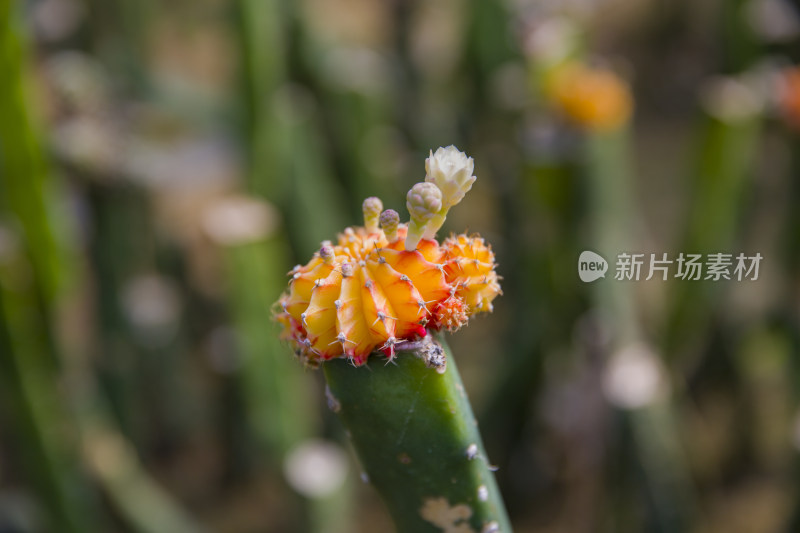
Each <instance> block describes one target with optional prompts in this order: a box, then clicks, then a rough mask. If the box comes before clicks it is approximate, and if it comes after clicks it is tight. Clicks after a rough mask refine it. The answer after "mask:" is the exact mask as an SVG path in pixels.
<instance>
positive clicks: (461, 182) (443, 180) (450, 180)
mask: <svg viewBox="0 0 800 533" xmlns="http://www.w3.org/2000/svg"><path fill="white" fill-rule="evenodd" d="M474 168H475V163H474V161H473V160H472V158H471V157H467V154H465V153H464V152H460V151H459V150H458V148H456V147H455V146H452V145H450V146H448V147H447V148H439V149H438V150H436V153H434V152H431V155H430V157H428V158H427V159H426V160H425V171H426V173H427V174H426V176H425V181H426V182H427V183H433V184H435V185H436V186H437V187H439V190H441V191H442V207H443V208H444V209H445V210H447V209H449V208H451V207H453V206H454V205H456V204H457V203H458V202H460V201H461V200H462V199H463V198H464V195H465V194H467V191H469V190H470V189H471V188H472V184H473V183H474V182H475V179H476V178H475V176H473V175H472V171H473V170H474Z"/></svg>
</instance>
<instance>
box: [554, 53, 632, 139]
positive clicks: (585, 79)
mask: <svg viewBox="0 0 800 533" xmlns="http://www.w3.org/2000/svg"><path fill="white" fill-rule="evenodd" d="M545 94H546V96H547V97H548V99H549V100H550V101H551V103H552V104H553V105H554V106H555V108H556V109H558V110H559V111H560V112H561V113H563V114H564V115H565V116H566V117H567V118H568V119H569V120H571V121H572V122H574V123H575V124H577V125H578V126H581V127H583V128H586V129H588V130H598V131H602V130H611V129H616V128H618V127H620V126H622V125H623V124H625V123H626V122H627V121H628V120H629V119H630V116H631V113H632V109H633V98H632V96H631V92H630V88H629V87H628V85H627V84H626V83H625V82H624V81H623V80H622V79H621V78H620V77H619V76H617V75H616V74H615V73H613V72H612V71H610V70H605V69H600V68H592V67H588V66H586V65H582V64H577V63H567V64H565V65H563V66H561V67H559V68H557V69H555V70H554V71H553V72H552V73H551V74H550V75H549V78H548V79H547V80H546V81H545Z"/></svg>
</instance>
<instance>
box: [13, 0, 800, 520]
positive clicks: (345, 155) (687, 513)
mask: <svg viewBox="0 0 800 533" xmlns="http://www.w3.org/2000/svg"><path fill="white" fill-rule="evenodd" d="M570 61H574V62H579V63H583V64H588V65H592V66H593V67H596V68H601V69H605V70H607V71H610V72H613V73H615V75H616V76H618V78H619V79H620V80H624V82H625V83H627V84H629V85H630V87H631V91H632V94H633V100H634V102H635V103H634V112H633V116H632V118H631V120H630V122H629V123H625V124H623V125H622V126H620V127H619V128H614V129H611V130H595V129H592V128H587V127H585V125H581V124H575V123H574V122H571V121H570V120H569V117H568V116H565V115H564V113H563V112H562V110H559V108H558V106H557V105H556V104H555V103H554V102H553V100H552V98H550V97H549V96H548V95H547V91H544V90H543V89H542V88H543V85H545V83H544V81H546V79H547V76H548V75H549V74H548V73H549V72H551V71H552V70H553V69H554V68H557V67H558V66H559V65H563V64H565V63H566V62H570ZM799 61H800V3H799V2H797V1H796V0H795V1H790V0H710V1H707V2H694V1H690V0H676V1H667V0H569V1H562V2H558V1H555V0H551V1H544V0H542V1H533V0H507V1H504V2H492V1H488V0H426V1H422V0H384V1H378V0H302V1H291V0H191V1H189V0H173V1H170V2H164V1H162V2H158V1H156V0H105V1H100V0H26V1H21V0H17V1H13V0H0V532H1V533H12V532H13V533H28V532H58V533H60V532H142V533H150V532H152V533H172V532H176V533H179V532H192V531H209V532H210V531H213V532H226V533H246V532H247V533H249V532H253V533H256V532H306V531H307V532H314V533H318V532H340V533H341V532H369V533H372V532H385V531H392V525H391V523H390V521H389V519H388V515H387V513H386V512H385V510H384V508H383V507H382V503H381V502H380V500H379V499H378V497H377V496H376V495H375V494H374V493H373V492H372V490H371V488H370V487H369V485H368V484H365V483H362V481H361V479H360V478H361V476H360V474H359V467H358V465H357V463H356V461H355V459H354V457H353V456H352V453H351V452H350V451H349V449H348V447H347V442H346V437H345V435H344V434H343V430H342V429H341V427H340V426H339V424H338V421H337V420H336V419H335V417H334V416H333V415H332V413H330V411H329V410H328V408H327V407H326V400H325V395H324V382H323V381H322V379H321V377H320V375H319V374H320V373H319V372H314V371H306V370H303V368H302V366H301V365H300V364H299V363H297V362H296V361H294V360H293V358H292V357H291V355H290V350H289V348H288V347H286V346H284V345H282V344H280V342H279V341H278V340H277V331H276V329H275V327H274V325H273V323H272V321H271V306H272V303H273V302H274V301H275V300H276V299H277V297H278V296H279V294H280V292H281V291H282V290H283V289H284V287H285V284H286V276H285V272H287V271H288V270H289V269H290V268H291V267H292V265H294V264H296V263H305V262H306V261H307V260H308V258H310V256H311V254H312V253H313V252H314V251H315V250H316V249H317V248H318V246H319V243H320V241H321V240H323V239H331V238H334V237H335V235H336V233H337V232H338V231H341V230H343V229H344V227H345V226H347V225H355V224H360V223H361V214H360V205H361V201H362V200H363V198H364V197H366V196H372V195H376V196H380V197H381V198H382V199H383V202H384V204H385V205H386V207H391V208H394V209H396V210H398V211H399V212H401V213H405V210H404V209H405V208H404V198H405V192H406V191H407V190H408V188H409V187H410V186H411V185H412V184H413V183H415V182H418V181H421V180H422V179H423V178H424V172H425V171H424V159H425V157H427V155H428V150H430V149H433V150H435V149H436V148H437V147H439V146H447V145H450V144H455V145H456V146H458V147H459V149H461V150H464V151H466V152H467V154H468V155H470V156H472V157H474V158H475V173H476V175H477V176H478V180H477V182H476V184H475V186H474V188H473V190H472V192H471V193H470V194H469V195H467V197H466V199H465V201H464V202H463V203H462V204H461V205H459V206H458V207H456V208H455V209H454V210H453V211H452V213H451V215H450V216H449V217H448V221H447V225H446V227H445V229H446V230H447V232H449V231H459V232H460V231H463V230H465V229H468V230H469V231H479V232H480V233H481V234H482V235H483V236H484V237H485V238H486V239H487V240H488V241H489V242H491V243H492V245H493V249H494V251H495V253H496V255H497V259H498V262H499V264H500V266H499V268H498V272H499V273H500V274H501V275H502V276H503V277H504V281H503V289H504V292H505V295H504V296H502V297H501V298H498V299H497V300H496V301H495V312H494V313H493V314H492V315H490V316H486V317H479V318H476V319H475V320H473V321H472V323H471V324H469V326H468V327H467V328H466V329H464V330H463V331H461V332H459V333H458V334H456V335H453V336H452V338H451V344H452V346H453V349H454V351H455V353H456V354H458V358H459V363H458V364H459V366H460V368H461V372H462V374H463V378H464V380H465V383H466V386H467V389H468V392H469V394H470V398H471V400H472V403H473V407H474V409H475V411H476V413H477V414H478V417H479V420H480V427H481V430H482V433H483V437H484V440H485V441H486V445H487V449H488V453H489V456H490V457H489V458H490V460H491V461H492V462H493V463H495V464H496V465H497V466H498V467H499V470H498V472H497V475H498V479H499V481H500V484H501V488H502V491H503V494H504V497H505V499H506V502H507V505H508V508H509V512H510V514H511V517H512V520H513V522H514V525H515V528H516V531H520V532H629V531H631V532H633V531H637V532H639V531H653V532H684V531H688V532H709V533H711V532H715V533H716V532H720V533H721V532H725V533H739V532H741V533H770V532H790V531H798V530H799V529H800V483H798V482H799V481H800V456H799V455H798V454H800V410H798V408H799V407H800V71H798V70H794V69H797V68H798V67H797V66H796V65H797V63H798V62H799ZM793 65H795V66H793ZM792 73H794V74H792ZM792 80H794V81H792ZM590 94H591V92H590ZM598 97H599V95H598ZM599 105H602V104H599ZM587 249H588V250H594V251H596V252H599V253H600V254H602V255H604V256H605V257H606V258H607V259H608V260H609V262H610V263H611V265H610V270H609V272H608V274H607V276H606V279H603V280H599V281H596V282H594V283H593V284H584V283H582V282H581V281H580V280H579V278H578V276H577V272H576V266H577V260H578V256H579V254H580V253H581V251H583V250H587ZM620 252H629V253H633V252H637V253H644V254H647V256H649V254H651V253H654V254H656V255H657V256H658V257H659V258H660V257H661V255H662V254H663V253H667V254H669V255H670V257H672V258H673V259H674V258H676V257H677V256H678V254H680V253H681V252H683V253H700V254H707V253H730V254H733V255H734V256H735V255H737V254H738V253H740V252H741V253H746V254H747V255H754V254H755V253H760V254H761V255H762V257H763V260H762V262H761V265H760V272H759V278H758V280H756V281H751V280H749V281H736V280H735V279H734V280H731V281H724V280H723V281H716V282H712V281H684V280H679V279H678V280H676V279H674V278H673V277H672V276H670V278H671V279H669V280H667V281H662V280H661V279H659V277H658V276H656V279H653V280H650V281H644V280H642V281H638V282H636V281H627V282H626V281H617V280H614V279H613V277H614V268H615V266H614V260H615V257H616V255H617V254H618V253H620ZM645 268H646V267H645ZM644 277H645V276H644V275H643V276H642V278H644Z"/></svg>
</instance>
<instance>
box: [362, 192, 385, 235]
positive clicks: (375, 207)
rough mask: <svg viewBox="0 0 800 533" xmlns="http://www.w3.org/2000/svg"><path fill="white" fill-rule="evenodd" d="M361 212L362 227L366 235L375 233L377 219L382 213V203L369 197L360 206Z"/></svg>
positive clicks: (375, 198)
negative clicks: (362, 216)
mask: <svg viewBox="0 0 800 533" xmlns="http://www.w3.org/2000/svg"><path fill="white" fill-rule="evenodd" d="M361 211H362V212H363V213H364V227H365V228H366V230H367V233H377V231H378V217H379V216H380V214H381V211H383V202H381V199H380V198H377V197H375V196H370V197H369V198H367V199H366V200H364V203H363V204H361Z"/></svg>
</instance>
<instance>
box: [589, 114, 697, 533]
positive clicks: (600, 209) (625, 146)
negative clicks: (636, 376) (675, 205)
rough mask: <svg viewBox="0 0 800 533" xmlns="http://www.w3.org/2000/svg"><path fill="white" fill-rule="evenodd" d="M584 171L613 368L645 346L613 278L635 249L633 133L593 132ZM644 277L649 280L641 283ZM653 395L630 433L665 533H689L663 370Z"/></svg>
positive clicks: (684, 479)
mask: <svg viewBox="0 0 800 533" xmlns="http://www.w3.org/2000/svg"><path fill="white" fill-rule="evenodd" d="M586 142H587V146H586V148H587V152H586V165H587V172H588V180H589V183H588V189H589V205H590V222H591V227H592V235H593V238H592V241H591V242H592V243H594V244H595V246H597V249H598V250H599V251H600V252H601V254H602V253H605V254H607V256H606V257H607V259H608V261H609V273H608V275H607V276H606V279H600V280H597V281H595V282H594V284H593V286H592V287H593V289H594V298H595V305H596V307H597V311H598V313H597V314H598V318H599V320H600V325H601V328H602V329H603V330H605V331H607V333H608V334H609V344H608V354H609V355H610V361H609V363H611V364H614V363H613V359H614V358H615V357H616V356H617V354H619V353H620V352H622V351H623V350H626V349H628V348H631V347H634V346H637V345H639V346H642V344H641V343H643V342H644V333H643V331H642V325H641V324H640V319H639V311H638V309H637V306H636V295H635V292H634V286H635V285H634V284H635V282H634V281H621V280H616V279H613V278H614V265H615V263H616V257H617V254H619V253H622V252H625V253H632V252H633V251H634V249H633V246H634V236H633V234H632V229H633V228H634V227H635V220H636V218H635V217H636V212H635V209H634V206H635V205H636V203H635V202H634V190H633V179H632V176H631V170H630V154H629V132H628V130H627V129H626V128H621V129H618V130H615V131H608V132H595V133H590V134H589V135H588V136H587V139H586ZM634 279H644V274H643V275H642V277H640V278H634ZM660 373H661V375H660V381H661V382H660V383H659V384H658V387H660V388H661V389H662V391H661V393H656V391H653V392H654V394H653V397H652V398H651V399H650V401H648V402H646V403H645V404H643V405H640V406H637V407H634V408H630V409H628V410H627V411H625V413H626V416H627V417H628V419H629V420H630V423H631V427H632V428H633V436H634V440H635V441H636V447H637V452H638V454H639V457H640V460H641V461H642V464H643V466H644V473H645V484H646V485H647V486H648V488H649V492H650V496H651V498H652V501H653V503H654V513H655V518H656V521H657V522H658V523H659V527H660V528H661V530H663V531H685V530H686V528H687V527H688V526H689V524H690V523H691V514H692V509H691V501H692V498H691V494H692V492H693V487H692V486H691V483H690V477H689V474H688V472H687V462H686V457H685V456H684V452H683V449H682V444H681V442H680V440H679V438H678V435H679V432H678V427H677V421H676V417H675V414H674V412H673V406H672V399H671V398H670V394H669V385H668V382H669V375H668V373H667V372H666V370H665V369H661V371H660Z"/></svg>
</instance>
